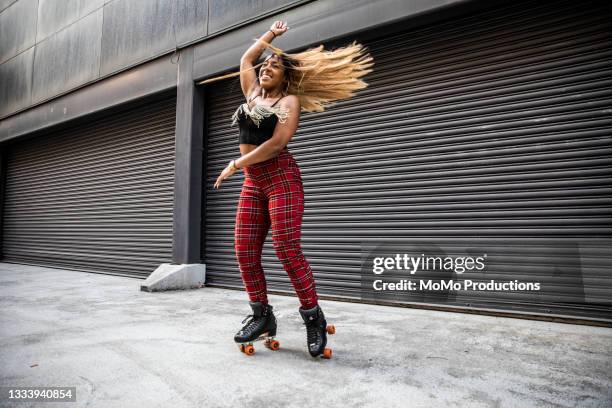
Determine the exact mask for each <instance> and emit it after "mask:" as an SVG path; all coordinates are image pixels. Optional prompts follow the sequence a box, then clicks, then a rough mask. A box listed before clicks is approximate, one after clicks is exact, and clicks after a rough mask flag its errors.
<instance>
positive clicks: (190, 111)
mask: <svg viewBox="0 0 612 408" xmlns="http://www.w3.org/2000/svg"><path fill="white" fill-rule="evenodd" d="M203 102H204V97H203V89H202V87H196V86H195V84H194V82H193V49H186V50H183V51H181V57H180V60H179V78H178V86H177V103H176V149H175V151H176V155H175V165H174V168H175V175H176V176H175V183H174V214H175V217H174V228H173V236H174V239H173V243H174V249H173V259H174V262H175V263H177V264H190V263H199V262H200V235H201V228H202V227H201V215H202V214H201V208H202V201H201V192H202V189H201V186H202V139H203V134H204V128H203V120H204V103H203Z"/></svg>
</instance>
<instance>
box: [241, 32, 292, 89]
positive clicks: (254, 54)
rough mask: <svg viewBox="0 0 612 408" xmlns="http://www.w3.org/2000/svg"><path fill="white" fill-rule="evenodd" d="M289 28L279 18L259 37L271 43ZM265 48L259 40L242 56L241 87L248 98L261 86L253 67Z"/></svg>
mask: <svg viewBox="0 0 612 408" xmlns="http://www.w3.org/2000/svg"><path fill="white" fill-rule="evenodd" d="M288 28H289V27H287V26H286V24H285V23H283V22H282V21H280V20H277V21H275V22H274V24H272V27H270V29H269V30H268V31H266V32H265V33H264V34H263V35H262V36H261V37H259V39H260V40H264V41H265V42H268V43H271V42H272V40H273V39H274V38H276V37H278V36H279V35H281V34H283V33H284V32H285V31H287V29H288ZM265 48H266V47H264V46H263V45H262V44H261V43H260V42H259V41H257V42H256V43H254V44H253V45H251V46H250V47H249V49H247V50H246V51H245V53H244V54H243V55H242V57H240V71H243V72H241V73H240V87H241V88H242V93H243V94H244V96H245V98H247V100H248V99H249V96H250V95H251V94H252V93H253V92H254V91H255V90H257V88H258V87H259V81H258V80H257V73H256V72H255V70H254V69H252V68H253V63H254V62H255V61H257V59H258V58H259V57H260V56H261V54H262V53H263V52H264V50H265Z"/></svg>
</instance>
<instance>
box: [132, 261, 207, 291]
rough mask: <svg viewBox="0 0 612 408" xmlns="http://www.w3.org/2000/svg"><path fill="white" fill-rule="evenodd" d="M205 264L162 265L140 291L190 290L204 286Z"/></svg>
mask: <svg viewBox="0 0 612 408" xmlns="http://www.w3.org/2000/svg"><path fill="white" fill-rule="evenodd" d="M205 277H206V264H169V263H163V264H161V265H159V266H158V267H157V269H155V270H154V271H153V273H151V274H150V275H149V276H148V277H147V279H146V280H145V282H144V283H143V284H142V285H141V286H140V290H141V291H145V292H157V291H161V290H176V289H192V288H201V287H202V286H204V280H205Z"/></svg>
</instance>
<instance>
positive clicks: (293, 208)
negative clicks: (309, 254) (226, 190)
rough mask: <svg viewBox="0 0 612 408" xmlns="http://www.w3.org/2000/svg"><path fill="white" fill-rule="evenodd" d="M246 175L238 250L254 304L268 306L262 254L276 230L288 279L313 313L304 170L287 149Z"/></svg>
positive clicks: (238, 219) (276, 246)
mask: <svg viewBox="0 0 612 408" xmlns="http://www.w3.org/2000/svg"><path fill="white" fill-rule="evenodd" d="M243 171H244V175H245V178H244V182H243V184H242V190H241V192H240V199H239V201H238V210H237V212H236V224H235V229H234V248H235V252H236V258H237V260H238V265H239V267H240V275H241V277H242V281H243V282H244V286H245V289H246V291H247V293H248V296H249V299H250V300H251V301H252V302H256V301H259V302H262V303H264V304H267V303H268V298H267V288H266V278H265V276H264V271H263V267H262V265H261V252H262V248H263V244H264V241H265V239H266V236H267V235H268V230H269V228H270V227H272V243H273V246H274V250H275V252H276V256H277V257H278V259H279V260H280V261H281V263H282V265H283V268H284V269H285V271H286V272H287V274H288V275H289V278H290V280H291V283H292V285H293V288H294V289H295V292H296V294H297V296H298V298H299V301H300V304H301V306H302V308H304V309H310V308H313V307H314V306H316V305H317V300H318V299H317V292H316V286H315V281H314V276H313V274H312V269H311V268H310V264H309V263H308V261H307V260H306V258H305V257H304V254H303V253H302V248H301V245H300V240H301V227H302V215H303V213H304V188H303V185H302V176H301V174H300V168H299V167H298V165H297V163H296V161H295V159H294V158H293V155H292V154H291V153H290V152H289V151H288V150H287V149H286V148H285V149H283V150H282V151H281V153H280V154H279V155H278V156H276V157H273V158H271V159H268V160H265V161H263V162H259V163H255V164H254V165H251V166H246V167H244V168H243Z"/></svg>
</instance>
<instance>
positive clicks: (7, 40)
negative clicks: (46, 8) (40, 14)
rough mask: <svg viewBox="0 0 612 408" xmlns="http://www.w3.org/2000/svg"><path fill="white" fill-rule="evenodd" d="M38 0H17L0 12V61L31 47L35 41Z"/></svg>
mask: <svg viewBox="0 0 612 408" xmlns="http://www.w3.org/2000/svg"><path fill="white" fill-rule="evenodd" d="M37 4H38V0H19V1H18V2H16V3H15V4H13V5H12V6H11V7H9V8H7V9H6V10H3V11H2V12H1V13H0V39H1V41H0V63H3V62H5V61H7V60H8V59H9V58H12V57H14V56H15V55H17V54H19V53H20V52H22V51H24V50H27V49H28V48H30V47H32V46H33V45H34V43H35V41H36V19H35V18H32V17H33V16H35V15H36V7H37Z"/></svg>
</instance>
